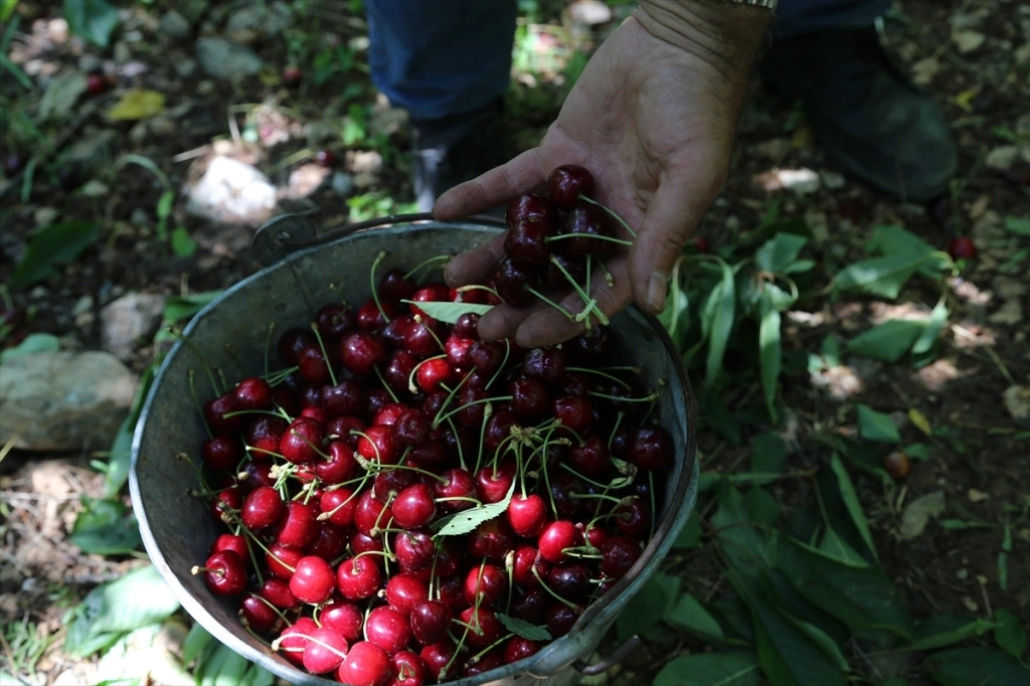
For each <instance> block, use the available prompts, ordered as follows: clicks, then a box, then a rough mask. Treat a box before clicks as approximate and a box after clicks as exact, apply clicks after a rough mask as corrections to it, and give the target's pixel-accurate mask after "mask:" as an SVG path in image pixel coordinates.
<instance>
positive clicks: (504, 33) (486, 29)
mask: <svg viewBox="0 0 1030 686" xmlns="http://www.w3.org/2000/svg"><path fill="white" fill-rule="evenodd" d="M365 8H366V11H367V13H368V24H369V39H370V46H369V56H370V61H371V67H372V80H373V81H374V83H375V84H376V86H377V87H378V88H379V89H380V90H381V91H382V92H383V93H385V94H386V96H387V97H389V98H390V102H391V103H393V104H394V105H395V106H397V107H403V108H404V109H406V110H408V111H409V112H410V113H411V116H412V117H413V118H414V119H440V118H442V117H446V116H448V115H455V114H462V113H464V112H470V111H472V110H476V109H479V108H482V107H483V106H485V105H487V104H488V103H490V102H491V101H493V100H496V99H497V98H498V97H500V96H502V95H503V94H504V92H505V91H506V90H507V88H508V80H509V75H510V72H511V53H512V45H513V43H514V40H515V18H516V11H517V6H516V2H515V0H365Z"/></svg>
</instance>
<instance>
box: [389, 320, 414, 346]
mask: <svg viewBox="0 0 1030 686" xmlns="http://www.w3.org/2000/svg"><path fill="white" fill-rule="evenodd" d="M413 326H415V318H414V317H412V316H411V315H410V314H402V315H400V316H397V317H394V318H393V319H391V320H390V323H389V324H387V325H386V326H384V327H383V330H382V332H381V334H382V336H383V340H384V341H386V344H387V345H389V346H390V347H391V348H393V349H394V350H403V349H404V347H405V345H406V344H407V340H408V333H409V332H410V331H411V327H413Z"/></svg>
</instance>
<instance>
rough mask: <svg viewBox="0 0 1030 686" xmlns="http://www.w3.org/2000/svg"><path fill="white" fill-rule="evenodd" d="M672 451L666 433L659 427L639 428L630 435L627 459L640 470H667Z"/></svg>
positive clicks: (671, 442)
mask: <svg viewBox="0 0 1030 686" xmlns="http://www.w3.org/2000/svg"><path fill="white" fill-rule="evenodd" d="M674 451H675V448H674V445H673V441H672V437H671V436H670V435H669V432H668V431H666V430H665V429H663V428H662V427H660V426H641V427H637V429H636V430H635V431H634V432H633V434H632V437H631V439H630V443H629V446H628V450H627V457H628V458H629V461H630V462H632V463H633V464H635V465H636V466H638V467H640V468H641V469H667V468H668V467H669V466H671V465H672V460H673V453H674Z"/></svg>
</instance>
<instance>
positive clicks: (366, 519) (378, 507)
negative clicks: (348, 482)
mask: <svg viewBox="0 0 1030 686" xmlns="http://www.w3.org/2000/svg"><path fill="white" fill-rule="evenodd" d="M391 519H393V510H392V509H391V508H390V506H389V505H383V504H382V503H381V502H379V501H378V500H376V499H375V497H374V496H373V495H372V492H371V491H365V492H364V493H362V494H361V497H359V498H358V506H357V508H356V509H355V510H354V528H355V529H357V530H358V531H360V532H361V533H363V534H365V535H366V536H368V537H369V538H375V537H377V536H378V535H379V533H380V531H381V530H382V529H385V528H387V527H389V526H390V520H391Z"/></svg>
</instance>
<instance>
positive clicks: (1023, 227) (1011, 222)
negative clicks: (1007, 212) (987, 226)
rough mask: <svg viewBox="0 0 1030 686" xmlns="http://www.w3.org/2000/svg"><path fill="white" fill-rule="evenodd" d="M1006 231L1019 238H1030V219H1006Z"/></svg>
mask: <svg viewBox="0 0 1030 686" xmlns="http://www.w3.org/2000/svg"><path fill="white" fill-rule="evenodd" d="M1005 229H1006V230H1008V231H1010V232H1012V233H1014V234H1016V235H1018V236H1030V217H1005Z"/></svg>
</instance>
